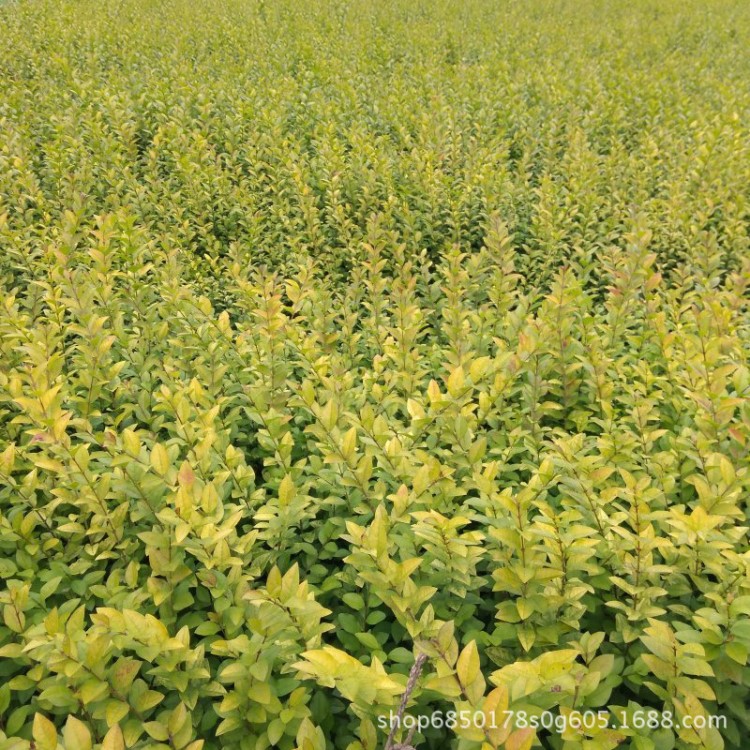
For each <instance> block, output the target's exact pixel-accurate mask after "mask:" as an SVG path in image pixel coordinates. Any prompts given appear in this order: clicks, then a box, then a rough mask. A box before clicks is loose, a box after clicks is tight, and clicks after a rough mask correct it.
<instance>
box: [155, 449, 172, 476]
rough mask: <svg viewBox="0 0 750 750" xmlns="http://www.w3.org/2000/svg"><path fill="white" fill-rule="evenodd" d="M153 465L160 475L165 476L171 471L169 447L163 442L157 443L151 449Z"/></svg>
mask: <svg viewBox="0 0 750 750" xmlns="http://www.w3.org/2000/svg"><path fill="white" fill-rule="evenodd" d="M151 466H153V467H154V471H155V472H156V473H157V474H159V475H160V476H164V475H165V474H166V473H167V472H168V471H169V456H168V455H167V449H166V448H165V447H164V446H163V445H162V444H161V443H156V445H154V447H153V448H152V449H151Z"/></svg>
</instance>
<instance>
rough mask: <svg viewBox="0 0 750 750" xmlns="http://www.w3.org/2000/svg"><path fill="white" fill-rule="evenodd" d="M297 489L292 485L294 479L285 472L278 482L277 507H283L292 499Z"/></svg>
mask: <svg viewBox="0 0 750 750" xmlns="http://www.w3.org/2000/svg"><path fill="white" fill-rule="evenodd" d="M296 494H297V489H296V487H295V486H294V480H293V479H292V477H291V476H290V475H289V474H286V475H285V476H284V478H283V479H282V480H281V483H280V484H279V507H281V508H285V507H286V506H287V505H289V503H290V502H291V501H292V500H294V496H295V495H296Z"/></svg>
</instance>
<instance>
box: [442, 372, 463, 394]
mask: <svg viewBox="0 0 750 750" xmlns="http://www.w3.org/2000/svg"><path fill="white" fill-rule="evenodd" d="M446 386H447V388H448V393H450V395H451V396H458V395H459V393H461V390H462V389H463V387H464V371H463V368H462V367H457V368H456V369H455V370H454V371H453V372H452V373H451V374H450V377H449V378H448V382H447V383H446Z"/></svg>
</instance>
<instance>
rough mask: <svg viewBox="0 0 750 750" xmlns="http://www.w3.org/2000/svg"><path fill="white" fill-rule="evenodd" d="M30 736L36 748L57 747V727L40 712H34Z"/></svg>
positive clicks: (49, 748) (51, 749) (43, 749)
mask: <svg viewBox="0 0 750 750" xmlns="http://www.w3.org/2000/svg"><path fill="white" fill-rule="evenodd" d="M31 736H32V737H33V738H34V742H35V743H36V750H56V749H57V729H55V725H54V724H53V723H52V722H51V721H50V720H49V719H47V718H46V717H44V716H42V715H41V714H34V723H33V725H32V727H31Z"/></svg>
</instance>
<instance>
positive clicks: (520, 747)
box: [505, 727, 534, 750]
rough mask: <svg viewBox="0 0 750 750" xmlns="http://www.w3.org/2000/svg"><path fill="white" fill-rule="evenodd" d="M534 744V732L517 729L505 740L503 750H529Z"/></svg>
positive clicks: (529, 729)
mask: <svg viewBox="0 0 750 750" xmlns="http://www.w3.org/2000/svg"><path fill="white" fill-rule="evenodd" d="M533 742H534V730H533V729H531V728H529V727H527V728H525V729H518V730H517V731H515V732H513V734H511V735H510V737H508V739H507V740H505V750H529V748H530V747H531V745H532V744H533Z"/></svg>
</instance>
